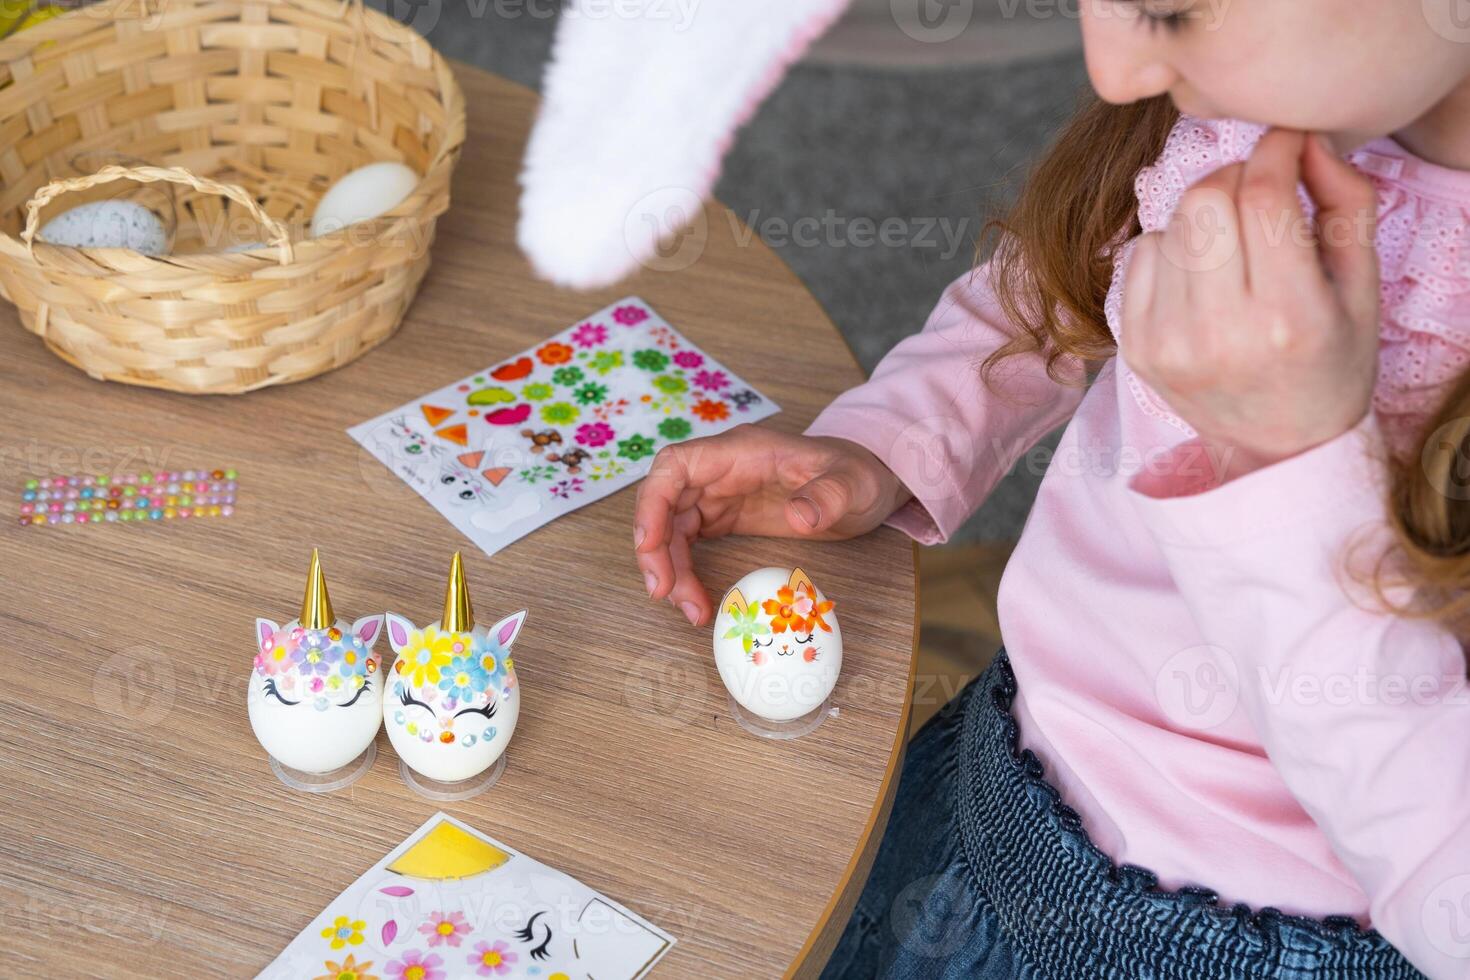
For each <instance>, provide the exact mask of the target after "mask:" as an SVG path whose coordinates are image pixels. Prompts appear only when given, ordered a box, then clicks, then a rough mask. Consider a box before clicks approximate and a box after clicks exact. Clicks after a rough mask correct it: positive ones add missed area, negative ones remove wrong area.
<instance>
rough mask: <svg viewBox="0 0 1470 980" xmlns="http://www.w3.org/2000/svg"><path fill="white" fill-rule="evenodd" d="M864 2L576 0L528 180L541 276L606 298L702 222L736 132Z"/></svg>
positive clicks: (534, 136) (528, 209)
mask: <svg viewBox="0 0 1470 980" xmlns="http://www.w3.org/2000/svg"><path fill="white" fill-rule="evenodd" d="M849 2H850V0H574V2H572V3H571V4H569V5H568V6H567V8H566V9H565V10H564V11H563V13H562V17H561V22H560V24H558V26H557V33H556V40H555V42H554V44H553V46H552V52H551V64H550V66H549V67H548V69H547V72H546V77H545V81H544V85H543V86H542V89H543V93H542V94H543V98H544V101H543V103H542V106H541V115H540V117H539V118H538V119H537V121H536V126H535V129H534V130H533V131H532V133H531V141H530V145H529V146H528V147H527V149H526V160H525V166H524V169H523V171H522V174H521V187H522V194H521V215H520V226H519V229H518V239H519V241H520V246H521V248H522V249H523V250H524V251H525V253H526V255H527V256H528V257H529V258H530V260H531V264H532V265H533V266H534V267H535V269H536V271H537V273H538V274H540V275H541V276H543V277H544V278H546V279H549V280H551V281H552V282H555V283H557V284H558V285H562V286H571V287H574V288H577V289H593V288H597V287H600V286H606V285H609V284H611V283H614V282H616V281H618V280H619V279H621V278H623V277H624V276H626V275H627V274H629V273H630V272H632V271H634V270H635V269H637V268H638V266H639V265H640V264H642V263H644V262H647V261H648V260H650V259H652V258H653V257H654V256H655V255H656V250H657V248H658V245H659V241H660V239H662V238H664V237H665V236H667V235H669V234H671V233H672V232H674V231H676V230H677V229H678V228H679V226H681V225H682V224H683V223H684V222H685V221H688V220H690V219H691V218H693V217H694V215H695V214H697V213H698V208H699V206H700V205H701V204H702V202H703V201H704V199H705V198H706V197H707V196H708V195H709V193H710V189H711V188H712V187H713V186H714V183H715V178H716V177H718V176H719V171H720V161H721V160H722V159H723V157H724V155H725V151H726V150H727V149H728V148H729V146H730V143H731V141H732V139H733V138H734V134H735V130H736V129H737V128H739V127H740V126H741V125H742V124H743V123H744V122H745V121H746V120H747V119H749V118H750V116H751V115H752V114H754V112H755V109H756V107H757V106H758V105H759V104H760V102H761V100H763V99H764V98H765V97H766V96H767V95H769V94H770V93H771V91H772V90H773V89H775V87H776V85H777V83H778V82H780V80H781V77H782V75H783V74H784V73H785V71H786V69H787V68H788V67H789V66H790V65H791V63H792V62H794V61H795V60H796V59H797V58H799V57H800V56H801V54H802V52H804V51H805V50H806V48H807V46H808V45H810V44H811V43H812V42H813V41H814V40H816V39H817V38H818V37H819V36H820V35H821V34H822V33H823V32H824V31H825V30H826V29H827V28H828V27H829V26H831V24H832V22H833V21H835V20H836V19H837V17H838V16H839V15H840V14H841V13H842V12H843V10H844V9H845V8H846V7H847V5H848V3H849Z"/></svg>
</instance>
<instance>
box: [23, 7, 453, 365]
mask: <svg viewBox="0 0 1470 980" xmlns="http://www.w3.org/2000/svg"><path fill="white" fill-rule="evenodd" d="M464 135H465V114H464V96H463V94H462V93H461V92H460V89H459V85H458V84H457V83H456V82H455V80H454V77H453V75H452V74H451V72H450V69H449V66H448V64H447V63H446V62H445V61H444V59H443V58H441V57H440V56H439V55H438V54H437V53H436V52H435V51H434V49H433V48H432V47H431V46H430V45H429V43H428V42H427V41H426V40H424V38H422V37H421V36H420V35H418V34H417V33H415V32H414V31H412V30H411V29H409V28H407V27H405V26H403V25H401V24H399V23H398V22H396V21H394V20H392V19H391V18H389V17H386V16H384V15H383V14H380V13H378V12H377V11H374V10H368V9H364V8H363V7H362V6H361V4H360V2H357V0H349V2H348V3H342V2H340V0H105V2H103V3H100V4H97V5H95V6H90V7H85V8H82V9H80V10H76V11H73V12H71V13H68V14H65V15H63V16H60V17H57V18H54V19H52V20H49V21H46V22H45V23H42V24H38V25H36V26H35V27H31V28H28V29H27V30H25V31H22V32H20V33H18V34H16V35H14V36H12V37H10V38H8V39H6V40H4V41H0V295H3V296H4V298H6V299H8V300H10V301H11V302H12V303H14V304H15V305H16V307H17V308H18V309H19V311H20V319H21V322H22V323H23V324H24V325H25V326H26V328H27V329H29V330H31V331H33V332H34V333H36V334H39V335H40V336H41V337H42V338H44V339H45V342H46V344H47V345H48V346H49V347H50V348H51V349H52V350H53V351H55V352H56V353H57V354H58V355H60V356H61V357H62V358H64V359H65V360H67V361H68V362H70V363H72V364H74V365H76V366H77V367H79V368H81V369H82V370H84V371H86V372H87V373H88V374H89V375H92V376H93V377H96V378H102V379H106V380H112V381H122V382H127V383H130V384H139V385H147V386H150V387H155V388H166V389H169V390H173V391H182V392H191V393H238V392H244V391H250V390H253V389H256V388H262V387H265V386H267V385H275V384H284V383H288V382H292V381H301V380H304V379H306V378H310V377H313V376H315V375H318V374H321V373H323V372H325V371H330V370H332V369H333V368H337V367H341V366H342V365H344V364H346V363H348V362H349V361H352V360H353V359H355V358H357V357H359V356H360V355H362V354H363V353H364V352H365V351H367V350H369V349H371V348H372V347H373V346H375V345H376V344H379V343H381V342H382V341H384V340H385V339H387V338H388V337H390V336H391V335H392V334H393V332H394V331H395V330H396V329H397V328H398V325H399V323H400V322H401V321H402V319H403V315H404V313H405V311H406V310H407V309H408V306H409V304H410V303H411V302H412V300H413V297H414V294H415V292H416V291H417V289H418V286H419V283H420V282H421V281H422V280H423V277H424V274H425V272H426V271H427V270H428V266H429V246H430V245H431V244H432V242H433V238H434V223H435V220H436V219H437V218H438V216H439V215H440V214H442V213H444V211H445V210H446V209H447V208H448V207H449V184H450V177H451V174H452V173H453V170H454V166H455V164H456V163H457V162H458V160H459V154H460V148H461V146H462V145H463V142H464ZM94 151H96V152H110V153H114V154H116V155H117V157H118V158H120V159H126V160H130V161H131V160H137V161H146V164H139V165H127V166H108V167H104V168H102V170H100V171H99V172H97V173H95V174H83V175H81V176H78V175H76V174H75V173H74V172H73V171H72V170H71V169H70V168H71V166H72V165H73V162H74V161H75V160H76V159H77V158H78V155H85V156H89V157H90V156H93V155H94ZM379 161H397V162H401V163H404V164H407V165H408V166H410V167H412V168H413V169H414V170H415V171H416V172H418V173H419V174H421V175H422V179H421V180H420V182H419V184H418V186H417V187H416V188H415V189H414V191H413V192H412V193H411V194H410V195H409V196H408V197H407V198H406V199H404V200H403V201H402V202H401V203H400V204H399V205H398V206H396V207H394V208H393V209H392V210H391V211H389V212H387V213H386V214H384V215H382V216H381V217H379V218H376V219H373V220H371V221H366V222H361V223H359V224H356V225H352V226H349V227H347V228H345V229H342V230H341V231H338V232H335V233H333V234H329V235H323V236H322V237H320V238H311V237H309V235H308V233H307V230H306V229H307V228H308V227H309V225H310V221H311V215H312V211H313V209H314V208H315V206H316V202H317V200H319V199H320V197H321V195H322V194H323V193H324V192H325V191H326V189H327V188H328V187H329V186H330V185H331V183H332V182H333V181H335V180H336V179H337V178H339V177H341V176H342V175H343V174H345V173H347V172H348V171H350V170H353V169H355V168H357V167H360V166H363V165H364V164H368V163H374V162H379ZM118 182H130V183H131V184H133V185H138V186H142V185H157V186H159V187H163V186H167V187H168V188H169V189H171V190H172V192H173V200H174V205H175V206H174V214H175V216H176V231H175V235H174V245H173V248H172V250H171V252H170V253H169V254H168V255H165V256H160V257H150V256H147V255H143V254H141V253H138V252H134V251H131V250H128V249H117V248H66V247H62V246H56V245H50V244H47V243H46V242H44V241H42V240H40V239H38V238H37V237H36V230H37V228H39V227H40V226H42V225H44V223H45V221H47V220H48V219H49V218H50V217H52V216H54V215H55V214H58V213H60V212H61V211H63V210H66V209H67V208H69V207H72V206H75V205H76V204H77V203H79V202H81V201H84V200H87V199H88V194H89V193H90V194H93V195H96V194H99V193H103V192H104V191H105V190H106V189H109V188H108V185H114V184H117V183H118ZM111 189H115V188H111ZM240 242H245V243H261V247H258V248H252V249H251V250H248V251H239V252H226V251H224V248H225V247H226V246H228V245H230V244H232V243H240Z"/></svg>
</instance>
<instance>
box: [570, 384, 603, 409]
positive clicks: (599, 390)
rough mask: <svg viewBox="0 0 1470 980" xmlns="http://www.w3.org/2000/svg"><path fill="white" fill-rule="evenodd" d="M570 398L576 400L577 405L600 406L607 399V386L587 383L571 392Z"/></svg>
mask: <svg viewBox="0 0 1470 980" xmlns="http://www.w3.org/2000/svg"><path fill="white" fill-rule="evenodd" d="M572 396H573V397H575V398H576V399H577V403H578V404H579V405H600V404H602V401H603V400H604V399H605V398H607V385H602V384H598V383H597V382H596V381H589V382H587V383H586V384H584V385H583V386H582V387H580V388H578V389H577V390H576V391H574V392H572Z"/></svg>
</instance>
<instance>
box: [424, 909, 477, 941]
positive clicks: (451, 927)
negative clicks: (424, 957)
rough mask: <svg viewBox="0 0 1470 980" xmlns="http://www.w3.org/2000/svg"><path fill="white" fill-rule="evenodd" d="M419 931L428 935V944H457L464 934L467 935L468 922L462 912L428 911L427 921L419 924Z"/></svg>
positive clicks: (468, 930) (468, 929)
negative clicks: (446, 913)
mask: <svg viewBox="0 0 1470 980" xmlns="http://www.w3.org/2000/svg"><path fill="white" fill-rule="evenodd" d="M419 932H420V933H422V934H423V935H425V936H428V937H429V945H430V946H439V945H444V944H448V945H450V946H458V945H459V944H460V941H461V939H462V938H463V937H464V936H467V935H469V932H470V924H469V923H468V922H466V921H465V918H464V913H463V912H450V913H449V914H448V915H445V914H444V913H443V912H430V913H429V921H428V922H425V923H424V924H423V925H421V926H419Z"/></svg>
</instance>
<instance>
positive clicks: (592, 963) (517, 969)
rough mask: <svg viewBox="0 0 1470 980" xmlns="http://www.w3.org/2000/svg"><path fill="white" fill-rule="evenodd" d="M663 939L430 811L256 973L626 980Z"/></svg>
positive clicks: (639, 971) (661, 947)
mask: <svg viewBox="0 0 1470 980" xmlns="http://www.w3.org/2000/svg"><path fill="white" fill-rule="evenodd" d="M673 945H674V939H673V937H672V936H670V935H668V934H667V933H665V932H664V931H663V930H662V929H660V928H658V927H657V926H655V925H653V924H652V923H650V922H648V921H646V920H645V919H643V918H642V917H640V916H639V915H637V914H636V913H634V912H631V911H629V910H628V909H627V908H625V907H623V906H622V905H619V904H618V903H617V902H615V901H613V900H612V899H610V898H607V897H605V896H603V895H600V894H598V893H597V892H595V891H593V890H592V889H591V888H588V887H587V886H586V885H584V884H582V883H581V882H580V881H577V880H576V879H575V878H572V877H570V876H568V875H565V874H562V873H561V872H559V871H557V870H555V869H553V868H549V867H547V866H546V865H544V864H542V863H540V862H539V861H535V860H533V859H531V858H528V857H526V856H525V855H524V854H518V853H517V852H516V851H514V850H513V849H511V848H509V847H507V846H506V845H504V844H502V843H500V842H499V841H497V840H495V839H493V838H491V837H488V836H486V835H485V834H482V833H480V832H479V831H477V830H474V829H472V828H471V827H469V826H468V825H466V824H464V823H461V822H460V821H458V820H456V819H454V818H453V817H450V816H447V815H445V814H443V813H438V814H435V815H434V816H433V817H431V818H430V819H429V820H428V822H426V823H425V824H424V825H423V826H422V827H420V828H419V829H418V830H416V831H414V833H413V834H412V835H410V836H409V838H408V840H406V841H404V842H403V843H402V844H400V845H398V847H396V848H394V849H393V850H392V851H391V852H389V854H388V856H387V857H385V858H383V859H382V860H381V861H379V862H378V863H377V864H375V865H373V867H372V868H371V869H370V870H369V871H368V872H367V874H365V875H363V876H362V877H361V878H359V879H357V881H356V882H354V883H353V884H352V886H351V887H349V888H348V889H347V890H346V891H344V892H343V893H342V894H341V895H339V896H337V900H336V901H335V902H333V903H332V904H331V905H330V906H329V907H328V908H327V909H326V910H325V911H323V912H322V914H321V915H319V916H317V917H316V919H315V920H313V921H312V923H311V925H309V926H307V927H306V928H305V929H304V930H303V931H302V932H301V934H300V935H299V936H297V937H296V938H295V939H294V940H292V941H291V945H289V946H287V947H286V949H285V952H283V953H281V955H280V956H278V957H276V959H275V960H274V961H273V962H272V963H271V965H270V966H268V967H266V968H265V970H264V971H263V972H261V973H260V974H259V976H260V977H263V978H271V980H277V978H279V980H286V978H290V980H303V978H319V980H340V978H342V977H352V978H354V980H455V978H459V977H502V978H505V980H516V978H533V980H571V978H573V977H576V978H578V980H581V978H584V977H589V976H591V977H596V978H597V980H637V978H640V977H643V976H646V975H647V974H648V971H649V970H651V969H653V965H654V964H655V963H657V962H658V961H659V959H660V958H662V957H663V955H664V954H665V953H667V952H668V951H669V949H670V948H671V947H672V946H673Z"/></svg>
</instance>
